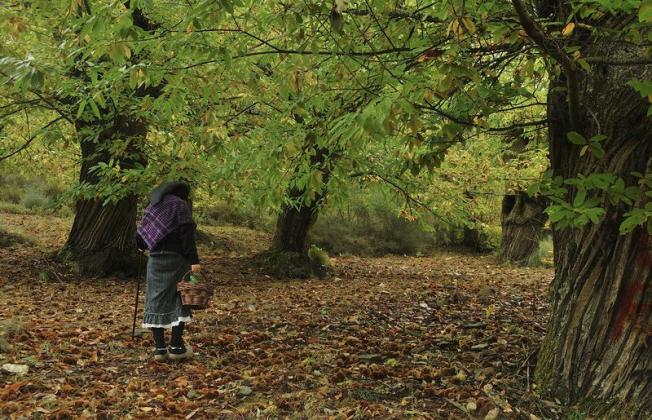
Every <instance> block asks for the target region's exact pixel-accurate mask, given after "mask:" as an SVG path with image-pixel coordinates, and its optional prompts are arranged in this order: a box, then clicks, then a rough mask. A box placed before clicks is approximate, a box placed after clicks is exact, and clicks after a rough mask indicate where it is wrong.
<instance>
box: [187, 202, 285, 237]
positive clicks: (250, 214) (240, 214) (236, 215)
mask: <svg viewBox="0 0 652 420" xmlns="http://www.w3.org/2000/svg"><path fill="white" fill-rule="evenodd" d="M196 214H197V216H198V218H199V220H201V222H202V223H204V224H207V225H233V226H243V227H247V228H249V229H256V230H262V231H271V230H272V229H273V226H274V221H273V218H272V216H270V215H268V214H265V213H264V212H261V211H260V210H258V209H256V208H254V207H253V206H251V205H249V204H246V203H242V202H239V203H238V204H237V205H234V204H233V203H227V202H224V201H216V202H213V203H211V204H210V205H205V206H202V207H200V208H198V209H197V212H196Z"/></svg>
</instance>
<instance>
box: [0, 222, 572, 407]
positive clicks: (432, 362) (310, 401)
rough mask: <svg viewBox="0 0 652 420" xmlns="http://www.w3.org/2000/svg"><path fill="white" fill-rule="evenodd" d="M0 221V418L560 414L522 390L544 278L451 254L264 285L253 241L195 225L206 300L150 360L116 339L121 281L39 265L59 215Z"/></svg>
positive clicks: (542, 307)
mask: <svg viewBox="0 0 652 420" xmlns="http://www.w3.org/2000/svg"><path fill="white" fill-rule="evenodd" d="M0 217H1V219H2V223H3V226H4V227H5V229H6V230H7V232H9V233H10V234H15V235H18V236H20V237H27V238H28V239H29V241H23V242H22V243H21V242H17V243H14V244H13V245H9V246H8V247H4V248H0V273H2V275H1V276H0V290H1V291H2V292H1V293H0V317H1V318H2V320H3V321H2V334H3V336H2V337H3V343H2V344H3V347H2V348H1V349H2V351H3V352H2V353H0V364H6V363H12V364H21V365H27V366H29V372H28V373H27V374H25V375H24V376H14V375H7V374H1V375H0V401H1V403H0V407H1V408H0V415H2V416H10V417H44V418H49V417H53V418H65V417H77V416H86V415H88V416H99V417H107V416H111V417H112V416H116V417H149V416H156V417H159V418H160V417H166V418H187V419H188V418H192V417H195V418H217V417H224V418H241V417H242V418H248V417H251V418H254V417H259V416H262V417H272V418H274V417H279V416H288V415H290V416H296V417H297V418H300V417H310V418H328V417H332V418H351V417H364V418H367V417H371V416H379V417H383V418H405V417H407V416H416V417H417V418H442V417H444V418H446V417H451V418H496V417H498V416H506V417H507V418H531V419H534V418H537V417H539V418H540V417H557V416H561V415H562V413H561V411H560V410H561V409H560V408H559V407H558V406H557V405H556V404H555V403H554V402H550V401H544V400H541V399H538V398H537V397H536V389H535V388H534V387H533V383H532V375H533V367H534V365H535V363H536V360H535V349H536V348H537V346H538V345H539V343H540V340H541V338H542V337H543V333H544V327H545V322H546V321H547V317H548V311H549V304H548V301H547V288H548V284H549V282H550V280H551V278H552V276H553V272H552V271H551V270H549V269H532V268H510V267H507V266H504V265H500V264H498V263H497V261H496V260H495V258H494V257H492V256H478V255H465V254H459V253H442V254H439V255H435V256H429V257H399V256H391V257H383V258H359V257H341V258H336V259H335V264H336V267H337V276H336V277H335V278H334V279H331V280H317V279H311V280H302V281H294V280H286V281H280V280H275V279H272V278H269V277H267V276H265V275H262V274H259V273H258V272H257V271H256V270H254V269H252V268H251V267H252V265H251V264H250V257H251V255H252V253H253V252H255V251H257V250H259V249H256V247H258V248H260V249H263V248H264V246H265V245H266V243H265V239H267V240H269V237H266V235H265V234H262V233H258V232H255V231H252V230H247V229H241V228H221V227H212V228H209V227H201V228H200V229H206V230H208V229H210V230H211V234H212V237H214V238H218V239H219V241H218V242H219V248H214V249H210V248H208V247H207V246H205V245H203V246H202V247H201V248H200V254H201V258H202V265H203V267H204V268H203V271H204V274H205V278H206V279H207V280H208V281H210V282H211V284H212V285H213V286H215V288H216V293H215V296H214V301H213V304H212V306H211V307H210V308H209V309H207V310H205V311H201V312H199V311H198V312H195V316H194V319H193V322H192V323H191V324H190V325H189V327H188V329H189V331H188V334H187V338H188V341H189V343H190V344H191V345H192V346H193V347H194V349H195V351H196V353H198V356H197V357H196V358H195V359H194V360H192V361H190V362H188V363H184V364H174V363H159V362H154V361H148V358H147V355H148V352H149V351H150V350H151V337H150V336H149V333H148V332H140V333H139V334H140V335H139V336H137V337H136V339H135V340H132V339H131V322H132V314H133V307H134V295H135V286H136V283H135V281H134V280H133V279H132V280H131V281H128V280H121V279H117V278H108V279H103V280H95V281H89V279H87V278H83V277H79V276H76V275H74V274H71V273H70V272H69V270H66V268H65V267H63V266H61V265H59V264H58V263H56V262H54V260H53V259H52V258H50V256H49V255H50V252H51V251H52V250H55V249H57V248H58V247H60V246H61V244H62V243H63V241H64V240H65V235H66V232H67V229H68V228H69V224H70V220H68V219H58V218H53V217H47V218H45V217H39V216H30V215H11V214H2V215H0ZM244 249H248V250H249V251H248V253H247V252H241V250H244ZM46 267H47V269H46ZM140 299H141V302H140V305H139V307H140V308H142V306H143V302H142V300H143V293H142V288H141V295H140ZM141 311H142V309H141ZM141 313H142V312H141Z"/></svg>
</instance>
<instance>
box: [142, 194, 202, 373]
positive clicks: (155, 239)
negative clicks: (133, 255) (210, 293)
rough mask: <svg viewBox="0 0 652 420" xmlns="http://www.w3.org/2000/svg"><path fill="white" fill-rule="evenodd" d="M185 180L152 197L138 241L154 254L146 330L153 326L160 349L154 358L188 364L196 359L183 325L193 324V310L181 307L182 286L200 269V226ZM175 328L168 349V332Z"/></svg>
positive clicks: (150, 262)
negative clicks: (179, 285)
mask: <svg viewBox="0 0 652 420" xmlns="http://www.w3.org/2000/svg"><path fill="white" fill-rule="evenodd" d="M189 195H190V187H189V186H188V184H186V183H184V182H179V181H177V182H166V183H164V184H162V185H160V186H158V187H157V188H156V189H155V190H154V191H152V193H151V194H150V197H149V205H148V206H147V208H146V209H145V212H144V214H143V219H142V221H141V222H140V225H139V226H138V231H137V232H138V233H137V235H136V241H137V243H138V247H139V248H140V249H147V250H149V259H148V261H147V292H146V297H145V314H144V317H143V328H151V330H152V334H153V335H154V342H155V344H156V349H155V350H154V353H153V357H154V360H157V361H163V360H165V359H166V358H170V359H171V360H183V359H188V358H191V357H192V356H193V353H192V349H191V348H190V346H186V345H185V344H184V342H183V329H184V325H185V324H186V323H188V322H190V320H191V313H190V309H187V308H184V307H183V306H182V305H181V298H180V296H179V294H178V292H177V283H178V282H179V281H181V280H182V279H183V277H184V276H185V275H186V274H188V273H189V272H190V271H193V272H197V271H199V269H200V265H199V257H198V256H197V246H196V244H195V229H196V224H195V222H194V221H193V220H192V212H191V206H190V202H189V200H188V196H189ZM166 328H167V329H170V328H171V329H172V337H171V340H170V346H169V348H168V347H167V346H166V343H165V333H164V329H166Z"/></svg>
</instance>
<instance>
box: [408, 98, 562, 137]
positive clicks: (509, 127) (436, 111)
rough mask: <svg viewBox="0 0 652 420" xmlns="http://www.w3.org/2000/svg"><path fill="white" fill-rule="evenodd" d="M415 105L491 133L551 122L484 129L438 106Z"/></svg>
mask: <svg viewBox="0 0 652 420" xmlns="http://www.w3.org/2000/svg"><path fill="white" fill-rule="evenodd" d="M413 105H414V106H415V107H416V108H418V109H427V110H429V111H433V112H435V113H436V114H439V115H441V116H442V117H444V118H446V119H448V120H451V121H453V122H454V123H456V124H460V125H465V126H467V127H475V128H481V129H484V130H487V131H491V132H502V131H511V130H513V129H515V128H519V127H532V126H534V125H545V124H548V122H549V121H548V120H547V119H545V120H536V121H527V122H523V123H515V124H512V125H508V126H506V127H482V126H480V125H478V124H475V123H474V122H473V121H468V120H463V119H461V118H458V117H456V116H454V115H451V114H449V113H447V112H445V111H442V110H441V109H439V108H437V107H436V106H434V105H432V104H430V103H427V105H422V104H413Z"/></svg>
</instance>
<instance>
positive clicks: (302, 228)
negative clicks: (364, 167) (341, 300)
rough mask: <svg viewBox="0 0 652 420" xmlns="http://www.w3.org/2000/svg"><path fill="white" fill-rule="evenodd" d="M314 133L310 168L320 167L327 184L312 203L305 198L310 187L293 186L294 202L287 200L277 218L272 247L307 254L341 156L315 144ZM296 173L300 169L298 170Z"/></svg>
mask: <svg viewBox="0 0 652 420" xmlns="http://www.w3.org/2000/svg"><path fill="white" fill-rule="evenodd" d="M315 141H316V139H315V136H314V134H312V133H311V134H308V135H307V136H306V140H305V144H306V147H305V149H306V150H311V149H312V150H313V151H314V152H313V154H312V156H311V157H310V168H312V169H313V170H316V171H319V173H320V174H321V179H322V182H323V185H324V186H323V188H322V189H321V190H319V191H317V192H316V193H315V196H314V197H313V199H312V200H310V202H309V203H305V202H302V201H301V199H302V197H303V196H304V195H305V193H306V190H304V189H298V188H291V189H290V191H289V193H288V195H289V198H290V204H285V205H284V206H283V208H282V210H281V213H280V214H279V216H278V219H277V221H276V231H275V232H274V238H273V240H272V250H273V251H280V252H296V253H300V254H306V253H307V251H308V246H309V243H308V234H309V233H310V228H312V226H313V225H314V224H315V222H316V221H317V216H318V215H319V207H320V206H321V205H322V204H323V201H324V199H325V198H326V195H327V193H328V190H327V185H328V180H329V178H330V175H331V172H332V165H333V162H334V160H336V159H337V154H336V153H329V151H328V150H326V149H323V148H320V147H316V146H314V143H315ZM295 173H296V171H295Z"/></svg>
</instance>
